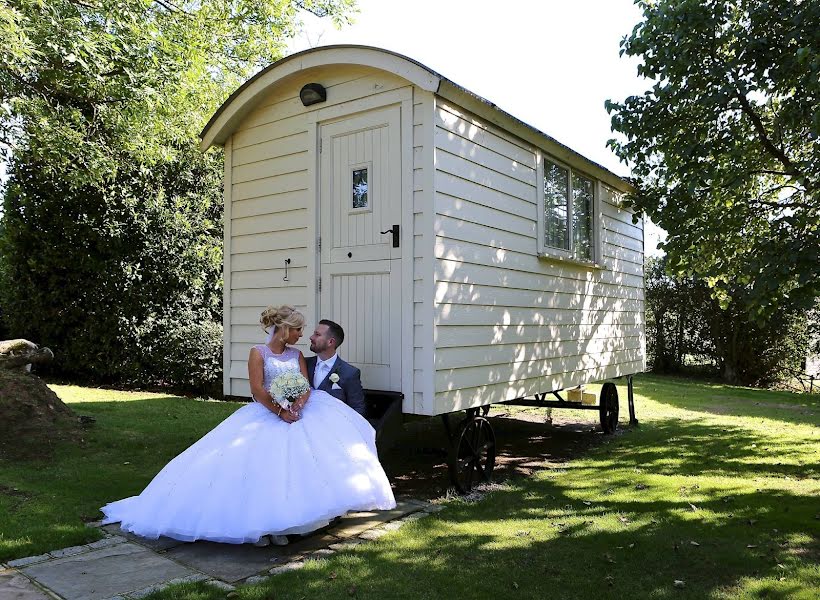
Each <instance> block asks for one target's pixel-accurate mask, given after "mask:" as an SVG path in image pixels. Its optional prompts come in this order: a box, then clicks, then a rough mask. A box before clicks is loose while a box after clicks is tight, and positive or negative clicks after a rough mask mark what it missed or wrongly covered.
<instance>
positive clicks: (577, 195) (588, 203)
mask: <svg viewBox="0 0 820 600" xmlns="http://www.w3.org/2000/svg"><path fill="white" fill-rule="evenodd" d="M592 189H593V184H592V181H590V180H589V179H587V178H586V177H581V176H580V175H575V174H574V173H573V175H572V255H573V256H574V257H575V258H582V259H585V260H592Z"/></svg>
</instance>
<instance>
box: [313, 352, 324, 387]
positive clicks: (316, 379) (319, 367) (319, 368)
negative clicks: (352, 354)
mask: <svg viewBox="0 0 820 600" xmlns="http://www.w3.org/2000/svg"><path fill="white" fill-rule="evenodd" d="M326 374H327V363H326V362H325V361H323V360H320V359H318V358H317V359H316V370H315V371H314V372H313V387H314V388H318V387H319V386H320V385H321V384H322V380H323V379H324V378H325V375H326Z"/></svg>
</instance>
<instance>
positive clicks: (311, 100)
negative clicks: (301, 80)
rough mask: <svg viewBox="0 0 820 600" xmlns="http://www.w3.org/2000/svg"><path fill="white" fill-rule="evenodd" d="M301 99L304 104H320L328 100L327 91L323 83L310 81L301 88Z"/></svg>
mask: <svg viewBox="0 0 820 600" xmlns="http://www.w3.org/2000/svg"><path fill="white" fill-rule="evenodd" d="M299 100H301V101H302V105H303V106H310V105H311V104H318V103H319V102H324V101H325V100H327V91H326V90H325V88H324V86H323V85H322V84H321V83H308V84H307V85H305V86H304V87H303V88H302V89H301V90H299Z"/></svg>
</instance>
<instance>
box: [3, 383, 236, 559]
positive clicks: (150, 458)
mask: <svg viewBox="0 0 820 600" xmlns="http://www.w3.org/2000/svg"><path fill="white" fill-rule="evenodd" d="M51 387H52V389H53V390H54V391H55V392H56V393H57V394H58V395H59V396H60V398H61V399H62V400H63V401H64V402H66V403H67V404H68V405H69V406H70V407H71V408H72V410H74V411H75V412H76V413H77V414H80V415H87V416H90V417H94V418H95V419H96V422H95V423H94V424H92V425H90V426H89V427H88V428H87V429H86V430H85V432H84V435H83V438H82V439H83V441H82V443H81V444H80V445H79V446H76V445H73V444H62V445H60V446H59V447H58V449H57V452H56V453H55V455H54V456H53V457H52V458H49V459H37V460H27V461H20V460H14V461H9V460H0V561H6V560H11V559H14V558H20V557H24V556H32V555H36V554H41V553H43V552H47V551H49V550H54V549H57V548H64V547H67V546H74V545H79V544H85V543H88V542H91V541H94V540H96V539H98V538H99V537H101V534H100V532H99V531H98V530H97V529H94V528H89V527H86V526H85V523H86V522H89V521H95V520H97V519H99V518H101V513H100V511H99V509H100V507H101V506H102V505H103V504H105V503H107V502H110V501H112V500H118V499H120V498H124V497H127V496H131V495H134V494H138V493H139V492H140V491H141V490H142V488H144V487H145V485H146V484H147V483H148V482H149V481H150V480H151V478H152V477H153V476H154V475H156V474H157V472H158V471H159V470H160V469H161V468H162V467H163V466H164V465H165V463H166V462H168V460H169V458H171V457H173V456H175V455H176V454H178V453H180V452H181V451H182V450H184V449H185V448H187V447H188V446H189V445H191V443H193V442H194V441H195V440H197V439H199V438H200V437H201V436H202V434H203V433H205V432H206V431H208V430H209V429H211V428H212V427H213V426H214V425H216V424H217V423H219V422H220V421H221V420H222V419H224V418H225V417H226V416H228V415H229V414H230V413H231V412H233V411H234V410H236V409H237V408H238V407H239V405H238V404H236V403H221V402H204V401H201V400H194V399H188V398H180V397H174V396H167V395H162V394H153V393H147V392H146V393H139V392H122V391H114V390H100V389H94V388H82V387H76V386H60V385H55V386H51Z"/></svg>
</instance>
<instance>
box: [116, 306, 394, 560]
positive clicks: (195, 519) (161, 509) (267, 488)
mask: <svg viewBox="0 0 820 600" xmlns="http://www.w3.org/2000/svg"><path fill="white" fill-rule="evenodd" d="M260 321H261V323H262V326H263V327H264V328H265V330H268V329H271V333H270V334H269V336H268V342H267V344H260V345H258V346H254V347H253V348H252V349H251V353H250V357H249V358H248V374H249V376H250V386H251V393H252V394H253V398H254V400H255V401H254V402H251V403H250V404H248V405H246V406H243V407H242V408H240V409H239V410H237V411H236V412H234V413H233V414H232V415H231V416H230V417H228V418H227V419H225V420H224V421H223V422H222V423H220V424H219V425H217V426H216V427H215V428H214V429H213V430H211V431H210V432H209V433H208V434H206V435H205V436H204V437H203V438H202V439H200V440H199V441H198V442H196V443H194V444H193V445H192V446H191V447H189V448H188V449H187V450H185V451H184V452H183V453H182V454H180V455H179V456H177V457H176V458H174V459H173V460H172V461H171V462H169V463H168V464H167V465H166V466H165V467H164V468H163V469H162V471H160V472H159V474H157V476H156V477H154V479H153V481H151V483H149V484H148V487H146V488H145V489H144V490H143V492H142V493H141V494H140V495H139V496H132V497H131V498H126V499H124V500H120V501H118V502H112V503H110V504H107V505H106V506H104V507H103V508H102V511H103V513H105V519H104V521H103V522H104V523H116V522H120V523H121V527H122V529H123V530H125V531H130V532H132V533H135V534H137V535H140V536H143V537H147V538H153V539H156V538H158V537H159V536H161V535H162V536H167V537H170V538H175V539H178V540H183V541H194V540H211V541H215V542H226V543H230V544H242V543H248V542H250V543H256V544H257V545H266V544H267V543H269V541H273V542H274V543H278V544H284V543H287V538H286V537H285V536H286V535H287V534H291V533H294V534H295V533H307V532H310V531H314V530H315V529H318V528H319V527H323V526H324V525H326V524H328V523H329V522H330V521H331V520H332V519H333V518H335V517H337V516H339V515H343V514H344V513H346V512H347V511H363V510H373V509H378V510H388V509H391V508H394V507H395V506H396V501H395V499H394V498H393V492H392V490H391V489H390V484H389V482H388V481H387V477H386V475H385V473H384V470H383V469H382V467H381V465H380V464H379V461H378V458H377V455H376V444H375V432H374V430H373V428H372V427H371V426H370V424H369V423H368V422H367V420H366V419H365V418H364V417H362V416H361V415H359V414H358V413H357V412H356V411H354V410H353V409H352V408H350V407H349V406H347V405H346V404H344V403H343V402H340V401H339V400H337V399H336V398H334V397H333V396H331V395H330V394H328V393H326V392H323V391H320V390H309V392H307V393H306V394H304V396H302V397H301V398H298V399H297V400H296V401H295V402H294V403H293V406H292V407H291V408H290V409H284V408H282V407H281V406H280V405H279V404H278V403H277V402H276V401H275V400H274V399H273V398H272V397H271V395H270V392H269V389H270V384H271V381H272V380H273V379H274V378H275V377H276V376H277V375H280V374H282V373H284V372H287V371H294V370H298V371H300V372H301V373H302V375H303V376H304V377H305V378H307V368H306V366H305V358H304V356H302V353H301V352H300V351H299V350H297V349H296V348H293V347H292V344H295V343H296V342H297V341H298V340H299V338H300V337H302V330H303V328H304V325H305V319H304V316H303V315H302V314H301V313H299V312H298V311H296V310H295V309H294V308H293V307H290V306H281V307H278V308H273V307H269V308H268V309H266V310H265V311H264V312H263V313H262V318H261V320H260ZM267 536H271V538H268V537H267Z"/></svg>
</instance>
